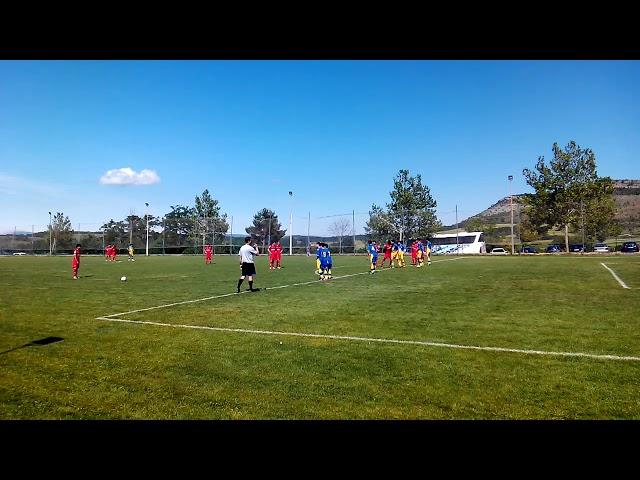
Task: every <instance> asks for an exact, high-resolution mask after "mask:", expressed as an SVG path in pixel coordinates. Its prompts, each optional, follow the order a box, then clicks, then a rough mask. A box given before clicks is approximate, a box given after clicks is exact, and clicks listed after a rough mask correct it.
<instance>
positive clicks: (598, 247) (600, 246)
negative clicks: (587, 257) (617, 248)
mask: <svg viewBox="0 0 640 480" xmlns="http://www.w3.org/2000/svg"><path fill="white" fill-rule="evenodd" d="M593 251H594V252H596V253H609V245H607V244H606V243H596V244H595V245H594V246H593Z"/></svg>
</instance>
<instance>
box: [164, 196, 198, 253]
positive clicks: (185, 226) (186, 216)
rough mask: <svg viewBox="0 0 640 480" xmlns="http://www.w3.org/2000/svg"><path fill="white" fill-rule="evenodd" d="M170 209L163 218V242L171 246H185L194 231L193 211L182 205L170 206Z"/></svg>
mask: <svg viewBox="0 0 640 480" xmlns="http://www.w3.org/2000/svg"><path fill="white" fill-rule="evenodd" d="M170 208H171V211H170V212H169V213H167V214H166V215H165V216H164V236H165V242H167V244H168V245H171V246H182V245H185V244H186V242H187V239H189V238H190V237H192V232H193V231H194V222H193V218H194V216H195V212H194V209H193V208H191V207H185V206H183V205H175V206H173V205H171V207H170Z"/></svg>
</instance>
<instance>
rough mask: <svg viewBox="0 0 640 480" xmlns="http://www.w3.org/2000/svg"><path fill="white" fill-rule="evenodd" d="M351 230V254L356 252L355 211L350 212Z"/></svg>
mask: <svg viewBox="0 0 640 480" xmlns="http://www.w3.org/2000/svg"><path fill="white" fill-rule="evenodd" d="M351 227H352V228H351V231H352V232H353V254H354V255H355V254H356V211H355V210H353V211H352V212H351Z"/></svg>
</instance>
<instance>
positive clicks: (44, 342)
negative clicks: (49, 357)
mask: <svg viewBox="0 0 640 480" xmlns="http://www.w3.org/2000/svg"><path fill="white" fill-rule="evenodd" d="M62 340H64V338H61V337H45V338H41V339H40V340H34V341H33V342H29V343H25V344H24V345H21V346H19V347H15V348H11V349H9V350H5V351H4V352H0V355H4V354H5V353H9V352H13V351H14V350H19V349H21V348H25V347H31V346H39V345H49V344H50V343H56V342H61V341H62Z"/></svg>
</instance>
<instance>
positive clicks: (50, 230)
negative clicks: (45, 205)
mask: <svg viewBox="0 0 640 480" xmlns="http://www.w3.org/2000/svg"><path fill="white" fill-rule="evenodd" d="M52 231H53V229H52V227H51V212H49V256H51V233H52Z"/></svg>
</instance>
